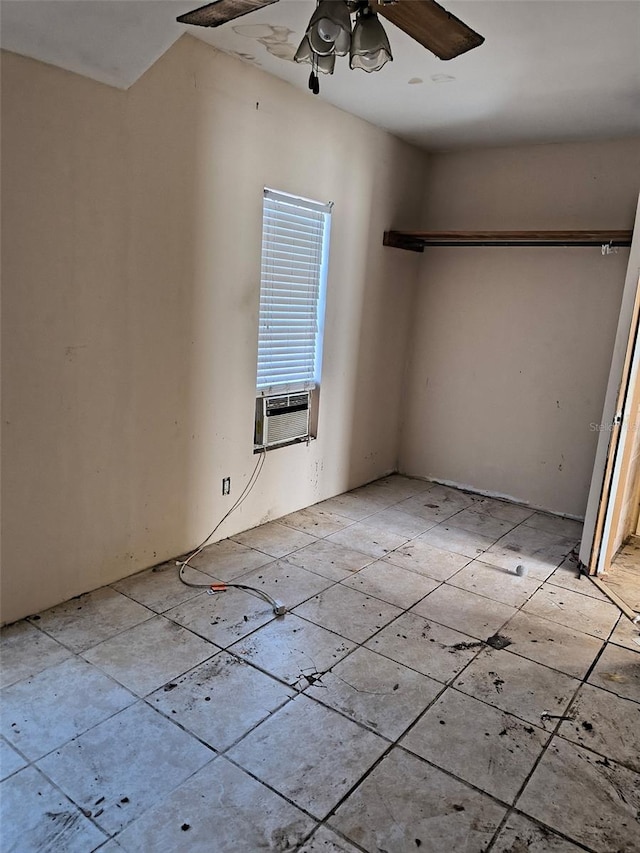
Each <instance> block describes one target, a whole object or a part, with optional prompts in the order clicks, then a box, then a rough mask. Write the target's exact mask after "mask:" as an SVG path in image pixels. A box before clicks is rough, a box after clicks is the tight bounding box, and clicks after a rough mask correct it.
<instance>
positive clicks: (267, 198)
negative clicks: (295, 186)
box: [257, 189, 333, 396]
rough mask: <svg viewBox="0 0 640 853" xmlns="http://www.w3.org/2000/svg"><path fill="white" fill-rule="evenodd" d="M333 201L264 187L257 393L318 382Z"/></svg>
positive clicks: (301, 387) (298, 388) (286, 390)
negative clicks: (311, 198)
mask: <svg viewBox="0 0 640 853" xmlns="http://www.w3.org/2000/svg"><path fill="white" fill-rule="evenodd" d="M332 207H333V204H332V203H329V204H322V203H320V202H316V201H311V200H309V199H305V198H297V197H296V196H291V195H287V194H285V193H280V192H275V191H273V190H268V189H265V191H264V201H263V221H262V272H261V282H260V320H259V332H258V376H257V389H258V394H259V395H260V396H267V395H270V394H279V393H282V394H286V393H289V392H292V391H303V390H307V389H310V388H314V387H315V386H316V385H317V384H318V383H319V382H320V368H321V363H322V327H323V322H324V295H325V289H326V279H327V259H328V255H329V229H330V223H331V208H332Z"/></svg>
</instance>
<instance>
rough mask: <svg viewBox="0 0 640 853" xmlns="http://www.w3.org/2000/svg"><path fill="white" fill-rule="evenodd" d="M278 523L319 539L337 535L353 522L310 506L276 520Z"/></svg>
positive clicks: (328, 511)
mask: <svg viewBox="0 0 640 853" xmlns="http://www.w3.org/2000/svg"><path fill="white" fill-rule="evenodd" d="M278 523H279V524H285V525H286V526H287V527H293V528H294V530H302V532H303V533H308V534H309V535H310V536H315V537H317V538H318V539H320V538H323V537H324V536H330V535H331V534H332V533H337V532H338V530H342V528H343V527H348V526H349V525H350V524H353V521H352V520H351V519H350V518H345V517H344V516H343V515H338V514H337V513H335V512H331V511H330V510H326V509H320V508H319V507H317V506H310V507H308V508H307V509H301V510H298V512H292V513H291V514H290V515H285V516H284V517H283V518H280V519H278Z"/></svg>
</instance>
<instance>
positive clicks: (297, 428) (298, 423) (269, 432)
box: [254, 391, 309, 447]
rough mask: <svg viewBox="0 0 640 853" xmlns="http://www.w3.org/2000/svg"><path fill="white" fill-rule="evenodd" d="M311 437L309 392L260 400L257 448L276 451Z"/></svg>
mask: <svg viewBox="0 0 640 853" xmlns="http://www.w3.org/2000/svg"><path fill="white" fill-rule="evenodd" d="M308 437H309V392H308V391H303V392H299V393H297V394H280V395H278V396H277V397H258V399H257V400H256V430H255V437H254V442H255V444H256V446H257V447H274V446H277V445H278V444H287V443H288V442H291V441H296V440H298V439H304V438H308Z"/></svg>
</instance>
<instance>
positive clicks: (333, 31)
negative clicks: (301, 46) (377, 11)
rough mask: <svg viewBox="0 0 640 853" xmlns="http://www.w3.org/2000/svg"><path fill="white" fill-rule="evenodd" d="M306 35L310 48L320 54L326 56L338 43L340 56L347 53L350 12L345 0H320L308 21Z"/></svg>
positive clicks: (349, 37) (349, 38)
mask: <svg viewBox="0 0 640 853" xmlns="http://www.w3.org/2000/svg"><path fill="white" fill-rule="evenodd" d="M307 35H308V36H309V41H310V44H311V47H312V49H313V50H314V51H315V52H316V53H318V54H319V55H320V56H327V55H328V54H329V53H331V52H332V51H333V50H334V49H335V48H336V47H337V46H338V45H339V46H340V50H341V53H340V54H339V55H340V56H344V55H345V54H346V53H348V52H349V43H350V41H351V14H350V12H349V8H348V6H347V4H346V2H345V0H320V2H319V3H318V5H317V7H316V10H315V12H314V13H313V15H312V16H311V20H310V21H309V26H308V27H307ZM345 45H346V48H345Z"/></svg>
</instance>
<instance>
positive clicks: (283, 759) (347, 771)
mask: <svg viewBox="0 0 640 853" xmlns="http://www.w3.org/2000/svg"><path fill="white" fill-rule="evenodd" d="M387 747H388V744H387V742H386V741H384V740H382V738H379V737H378V736H377V735H375V734H373V733H371V732H368V731H366V730H365V729H363V728H361V727H360V726H358V725H356V724H355V723H353V722H351V721H350V720H347V719H346V718H345V717H343V716H341V715H340V714H337V713H336V712H335V711H332V710H330V709H329V708H325V707H324V706H323V705H320V704H318V703H317V702H314V701H313V700H312V699H308V698H307V697H306V696H303V695H300V696H298V697H296V698H295V699H294V700H293V701H291V702H289V703H288V704H287V705H285V706H284V707H283V708H281V709H280V710H279V711H276V713H275V714H273V715H272V716H271V717H269V719H267V720H266V721H265V722H264V723H261V724H260V725H259V726H258V727H257V728H256V729H254V730H253V731H252V732H250V734H248V735H247V736H246V737H245V738H244V739H243V740H242V741H240V743H239V744H237V745H236V746H235V747H233V748H232V749H231V750H230V751H229V753H228V755H229V757H230V758H231V759H232V760H233V761H234V762H236V763H238V764H240V765H241V766H242V767H244V768H245V769H246V770H248V771H249V772H250V773H252V774H253V775H255V776H257V777H258V778H259V779H261V780H262V781H264V782H266V783H267V784H268V785H269V786H270V787H272V788H275V790H276V791H278V792H279V793H281V794H283V795H284V796H285V797H287V798H288V799H290V800H292V801H293V802H294V803H295V804H296V805H297V806H300V807H301V808H303V809H305V810H306V811H308V812H310V813H311V814H313V815H315V816H316V817H317V818H320V819H321V818H324V817H325V816H326V815H327V814H328V812H329V811H330V810H331V809H332V808H333V807H334V806H335V805H336V804H337V803H338V802H339V801H340V799H341V798H342V797H343V796H344V795H345V794H346V793H347V791H348V790H349V789H350V788H351V787H352V786H353V785H355V783H356V782H357V781H358V779H359V778H360V777H361V776H362V774H363V773H365V771H367V770H368V769H369V767H371V765H372V764H373V763H374V762H375V761H376V760H377V759H378V758H379V757H380V756H381V755H382V753H383V752H384V751H385V749H386V748H387Z"/></svg>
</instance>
